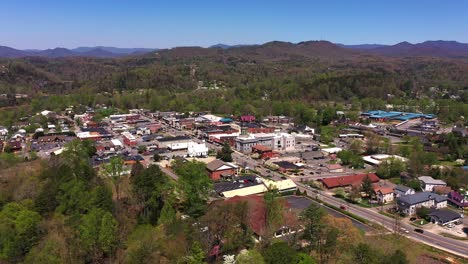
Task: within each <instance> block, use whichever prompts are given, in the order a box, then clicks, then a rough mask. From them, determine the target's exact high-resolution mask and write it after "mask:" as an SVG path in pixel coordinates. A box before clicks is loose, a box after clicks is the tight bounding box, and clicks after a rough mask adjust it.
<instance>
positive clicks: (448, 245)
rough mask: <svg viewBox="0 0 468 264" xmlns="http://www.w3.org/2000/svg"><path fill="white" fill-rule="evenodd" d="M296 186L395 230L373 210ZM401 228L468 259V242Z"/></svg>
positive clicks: (411, 234)
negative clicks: (344, 205)
mask: <svg viewBox="0 0 468 264" xmlns="http://www.w3.org/2000/svg"><path fill="white" fill-rule="evenodd" d="M296 184H297V185H298V187H299V189H300V190H301V191H304V190H305V191H307V194H308V195H310V196H311V197H316V196H317V195H318V198H319V199H320V200H322V201H324V202H326V203H328V204H331V205H333V206H337V207H339V206H341V205H343V204H346V208H347V210H348V211H349V212H350V213H353V214H355V215H358V216H360V217H363V218H365V219H367V220H370V221H373V222H375V223H377V224H380V225H382V226H384V227H385V228H387V229H389V230H394V228H395V220H394V219H392V218H390V217H387V216H384V215H381V214H379V213H377V212H375V211H373V210H371V209H367V208H362V207H359V206H355V205H351V204H348V203H346V202H344V201H343V200H341V199H338V198H335V197H333V196H331V195H329V194H327V193H325V192H323V191H318V190H315V189H312V188H310V187H308V186H305V185H303V184H301V183H300V182H296ZM399 226H400V227H402V228H405V229H406V230H409V231H410V232H409V233H403V235H404V236H406V237H408V238H410V239H413V240H417V241H420V242H423V243H425V244H427V245H430V246H432V247H435V248H439V249H442V250H445V251H447V252H450V253H452V254H455V255H459V256H462V257H465V258H468V242H465V241H460V240H455V239H451V238H446V237H443V236H441V235H437V234H434V233H430V232H424V234H420V233H417V232H414V231H413V230H414V228H415V227H413V226H411V225H408V224H405V223H402V222H401V223H400V224H399Z"/></svg>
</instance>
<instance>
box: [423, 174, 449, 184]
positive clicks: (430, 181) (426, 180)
mask: <svg viewBox="0 0 468 264" xmlns="http://www.w3.org/2000/svg"><path fill="white" fill-rule="evenodd" d="M418 180H420V181H422V182H424V184H431V185H446V183H445V182H444V181H443V180H436V179H434V178H432V177H431V176H421V177H418Z"/></svg>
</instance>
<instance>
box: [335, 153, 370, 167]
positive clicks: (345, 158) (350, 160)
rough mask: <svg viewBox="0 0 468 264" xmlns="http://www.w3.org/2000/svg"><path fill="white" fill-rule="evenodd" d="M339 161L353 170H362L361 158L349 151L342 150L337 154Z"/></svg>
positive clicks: (362, 161) (362, 162)
mask: <svg viewBox="0 0 468 264" xmlns="http://www.w3.org/2000/svg"><path fill="white" fill-rule="evenodd" d="M337 156H338V158H339V159H340V160H341V164H343V165H350V166H351V167H353V168H356V169H357V168H364V160H363V159H362V157H361V156H359V155H357V154H355V153H353V152H352V151H350V150H342V151H340V152H338V154H337Z"/></svg>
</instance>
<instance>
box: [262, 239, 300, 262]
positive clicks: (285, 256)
mask: <svg viewBox="0 0 468 264" xmlns="http://www.w3.org/2000/svg"><path fill="white" fill-rule="evenodd" d="M263 258H264V259H265V263H271V264H291V263H297V262H298V259H299V257H298V255H297V252H296V251H295V250H294V249H293V248H291V247H290V246H288V244H287V243H286V242H277V243H274V244H272V245H271V246H269V247H268V248H267V249H265V250H264V252H263Z"/></svg>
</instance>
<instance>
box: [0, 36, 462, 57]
mask: <svg viewBox="0 0 468 264" xmlns="http://www.w3.org/2000/svg"><path fill="white" fill-rule="evenodd" d="M219 49H222V50H233V53H242V52H245V53H246V54H249V53H252V52H253V53H258V52H263V51H265V50H266V51H268V52H271V51H274V54H281V53H282V52H284V53H288V54H298V55H305V56H319V57H320V56H327V55H328V54H332V55H338V54H345V53H349V54H357V53H359V54H374V55H383V56H392V57H414V56H424V57H450V58H457V57H461V58H468V44H467V43H460V42H456V41H443V40H437V41H426V42H422V43H416V44H411V43H409V42H401V43H398V44H395V45H381V44H360V45H345V44H337V43H331V42H328V41H305V42H300V43H297V44H295V43H291V42H282V41H272V42H267V43H264V44H262V45H256V44H252V45H227V44H221V43H220V44H216V45H213V46H210V47H209V48H201V47H177V48H173V49H165V50H159V49H150V48H115V47H104V46H96V47H79V48H75V49H66V48H55V49H47V50H18V49H14V48H10V47H6V46H0V58H21V57H31V56H38V57H47V58H59V57H96V58H117V57H123V56H129V55H138V54H144V53H149V52H152V51H167V52H169V53H170V51H171V50H174V51H177V53H183V55H184V56H190V53H191V51H195V50H196V51H197V52H201V53H206V54H210V53H211V50H213V51H215V50H219ZM202 50H204V51H202ZM346 50H348V51H349V52H347V51H346ZM271 54H273V53H271Z"/></svg>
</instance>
